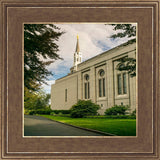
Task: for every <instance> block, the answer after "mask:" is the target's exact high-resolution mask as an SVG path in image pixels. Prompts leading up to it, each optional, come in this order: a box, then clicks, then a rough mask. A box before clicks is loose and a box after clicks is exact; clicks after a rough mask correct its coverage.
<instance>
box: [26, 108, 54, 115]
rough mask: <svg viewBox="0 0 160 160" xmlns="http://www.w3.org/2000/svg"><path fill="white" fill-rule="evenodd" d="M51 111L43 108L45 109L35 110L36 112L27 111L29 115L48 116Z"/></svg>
mask: <svg viewBox="0 0 160 160" xmlns="http://www.w3.org/2000/svg"><path fill="white" fill-rule="evenodd" d="M51 112H52V110H51V109H50V108H45V109H36V110H28V114H29V115H33V114H45V115H50V114H51Z"/></svg>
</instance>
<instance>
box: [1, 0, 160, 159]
mask: <svg viewBox="0 0 160 160" xmlns="http://www.w3.org/2000/svg"><path fill="white" fill-rule="evenodd" d="M159 11H160V10H159V1H158V0H155V1H154V0H149V1H148V0H145V1H138V0H124V1H121V0H116V1H115V0H114V1H113V0H112V1H101V0H96V1H94V0H90V1H85V0H76V1H73V0H65V1H64V0H50V1H48V0H47V1H42V0H36V1H34V2H33V1H32V0H1V23H0V24H1V28H0V35H1V38H0V41H1V43H0V50H1V54H0V56H1V57H0V68H1V70H0V77H1V79H0V84H1V97H0V105H1V111H0V112H1V132H0V134H1V135H0V137H1V143H0V148H1V159H16V160H17V159H108V160H115V159H119V160H125V159H126V160H133V159H138V160H143V159H145V160H160V123H159V121H160V107H159V91H160V90H159V85H160V81H159V60H160V59H159V20H160V19H159ZM25 22H31V23H35V22H36V23H45V22H46V23H48V22H50V23H54V22H79V23H83V22H87V23H90V22H104V23H105V22H122V23H123V22H133V23H137V24H138V63H137V64H138V79H137V82H138V88H137V105H138V116H137V119H138V123H137V129H138V133H137V136H136V137H110V136H106V137H100V138H92V137H58V138H56V137H52V138H51V137H49V138H46V137H44V138H42V137H41V138H38V137H36V138H33V137H31V138H25V137H23V134H22V126H23V116H22V111H23V54H22V53H23V23H25Z"/></svg>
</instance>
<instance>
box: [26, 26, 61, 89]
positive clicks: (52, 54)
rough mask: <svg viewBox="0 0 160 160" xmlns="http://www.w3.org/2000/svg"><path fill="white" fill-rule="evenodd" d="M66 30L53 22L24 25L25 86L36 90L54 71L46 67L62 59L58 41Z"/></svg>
mask: <svg viewBox="0 0 160 160" xmlns="http://www.w3.org/2000/svg"><path fill="white" fill-rule="evenodd" d="M63 33H64V32H62V31H60V28H58V27H56V26H55V25H53V24H48V25H46V24H25V25H24V86H25V87H26V88H27V89H29V90H33V91H36V90H38V89H39V88H40V86H41V84H42V83H45V84H46V82H45V80H47V77H48V76H49V75H52V72H50V71H48V69H47V68H46V67H47V66H48V65H50V64H51V63H53V62H54V60H57V59H62V58H61V57H60V56H59V55H58V54H57V52H58V51H59V49H58V45H57V44H56V42H57V41H58V39H59V37H60V36H61V35H62V34H63Z"/></svg>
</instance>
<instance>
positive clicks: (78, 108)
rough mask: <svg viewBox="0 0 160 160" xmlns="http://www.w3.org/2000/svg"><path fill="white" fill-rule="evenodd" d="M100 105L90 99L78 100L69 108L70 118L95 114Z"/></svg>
mask: <svg viewBox="0 0 160 160" xmlns="http://www.w3.org/2000/svg"><path fill="white" fill-rule="evenodd" d="M98 109H100V106H99V105H97V104H95V103H93V102H92V101H91V100H87V101H85V100H79V101H78V102H77V104H75V105H73V106H72V108H71V117H72V118H82V117H85V116H89V115H96V114H97V111H98Z"/></svg>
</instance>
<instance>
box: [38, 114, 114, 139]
mask: <svg viewBox="0 0 160 160" xmlns="http://www.w3.org/2000/svg"><path fill="white" fill-rule="evenodd" d="M36 116H37V115H36ZM38 116H39V115H38ZM40 117H43V116H40ZM43 118H46V117H43ZM46 119H48V120H51V121H55V122H58V123H61V124H65V125H68V126H71V127H75V128H79V129H83V130H86V131H90V132H95V133H100V134H104V135H105V136H117V135H115V134H111V133H106V132H101V131H98V130H94V129H89V128H83V127H79V126H74V125H72V124H68V123H64V122H60V121H56V120H53V119H50V118H46Z"/></svg>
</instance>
